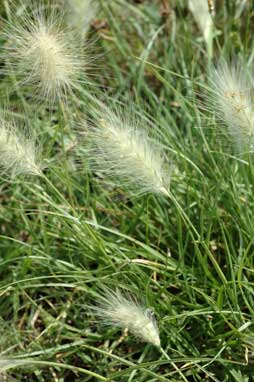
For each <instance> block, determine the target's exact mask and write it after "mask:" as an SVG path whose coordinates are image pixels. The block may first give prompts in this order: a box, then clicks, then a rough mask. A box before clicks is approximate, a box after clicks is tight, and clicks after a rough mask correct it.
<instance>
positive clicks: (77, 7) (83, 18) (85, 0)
mask: <svg viewBox="0 0 254 382" xmlns="http://www.w3.org/2000/svg"><path fill="white" fill-rule="evenodd" d="M64 1H65V8H66V19H67V23H68V25H69V27H71V28H72V29H73V30H76V31H77V32H78V33H79V34H80V36H81V37H82V38H84V37H85V35H86V33H87V30H88V28H89V25H90V23H91V21H92V19H93V18H94V17H95V15H96V12H97V10H98V3H97V0H64Z"/></svg>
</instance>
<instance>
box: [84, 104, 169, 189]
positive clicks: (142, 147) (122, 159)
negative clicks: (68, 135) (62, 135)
mask: <svg viewBox="0 0 254 382" xmlns="http://www.w3.org/2000/svg"><path fill="white" fill-rule="evenodd" d="M87 141H88V142H89V143H90V147H88V149H87V151H86V153H87V155H88V159H89V160H90V164H91V167H92V169H93V170H94V171H98V172H100V173H102V174H105V176H106V177H108V178H109V179H111V180H113V181H114V182H115V183H118V184H121V185H123V186H125V187H126V188H127V190H128V191H132V192H133V193H136V194H138V193H147V192H154V193H164V194H167V187H168V185H169V172H170V171H169V167H168V166H167V163H166V160H165V155H164V153H163V150H162V148H161V146H160V145H159V144H158V143H157V144H155V143H154V142H152V140H151V139H150V138H149V136H148V133H147V129H145V126H144V121H142V120H137V118H135V117H133V115H132V116H130V115H129V113H126V114H125V115H124V114H123V113H122V111H120V110H119V109H116V110H115V112H113V111H110V110H109V109H108V108H106V107H103V108H102V110H101V111H100V112H97V115H96V122H95V124H93V125H91V126H89V127H88V129H87Z"/></svg>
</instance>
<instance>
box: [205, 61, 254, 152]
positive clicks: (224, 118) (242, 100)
mask: <svg viewBox="0 0 254 382" xmlns="http://www.w3.org/2000/svg"><path fill="white" fill-rule="evenodd" d="M210 80H211V81H210V84H211V91H210V93H209V95H208V97H207V101H206V103H207V108H208V109H209V110H210V111H212V112H213V113H214V114H215V115H216V117H217V119H218V120H219V121H221V122H222V123H223V124H225V125H226V126H227V127H228V132H229V134H230V136H231V138H232V139H233V141H234V143H235V146H236V148H237V149H238V150H240V151H246V150H247V151H253V150H254V112H253V99H252V87H253V83H252V80H251V77H250V73H249V70H248V68H247V67H246V65H245V64H244V63H243V62H239V63H236V62H232V63H227V62H226V61H225V60H224V61H222V62H221V63H219V64H218V65H217V66H216V67H214V68H213V70H212V73H211V79H210Z"/></svg>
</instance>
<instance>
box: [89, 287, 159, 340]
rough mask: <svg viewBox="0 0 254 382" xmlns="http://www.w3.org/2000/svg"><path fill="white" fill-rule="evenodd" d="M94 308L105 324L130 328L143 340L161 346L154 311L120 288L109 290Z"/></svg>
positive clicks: (130, 330) (132, 332)
mask: <svg viewBox="0 0 254 382" xmlns="http://www.w3.org/2000/svg"><path fill="white" fill-rule="evenodd" d="M94 309H95V312H96V315H97V316H98V317H99V318H100V319H101V320H102V321H103V323H104V324H106V325H109V326H112V327H118V328H122V329H128V330H129V332H130V333H131V334H133V335H134V336H135V337H137V338H139V339H140V340H141V341H143V342H148V343H151V344H153V345H154V346H157V347H160V337H159V330H158V325H157V322H156V319H155V316H154V313H153V311H152V310H151V309H146V308H144V307H143V306H142V305H141V304H140V303H138V302H137V301H135V300H134V298H133V297H131V296H130V295H125V294H123V292H122V291H120V290H119V289H117V290H116V291H110V290H107V291H106V293H105V294H104V295H103V296H102V298H101V299H100V301H99V302H98V306H97V307H96V308H94Z"/></svg>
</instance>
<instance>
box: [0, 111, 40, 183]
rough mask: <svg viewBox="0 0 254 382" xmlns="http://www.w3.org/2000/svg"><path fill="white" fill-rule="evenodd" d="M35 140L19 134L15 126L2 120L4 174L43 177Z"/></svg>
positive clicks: (0, 148)
mask: <svg viewBox="0 0 254 382" xmlns="http://www.w3.org/2000/svg"><path fill="white" fill-rule="evenodd" d="M37 151H38V149H37V148H36V145H35V141H34V139H33V138H32V137H31V136H30V137H26V136H24V135H23V134H21V133H18V132H17V128H16V126H15V125H14V124H10V123H8V122H6V121H5V120H4V119H2V118H1V119H0V168H1V170H2V171H3V172H4V174H7V173H10V174H11V176H12V177H15V176H16V175H20V174H23V175H41V167H40V165H39V164H38V162H37V155H38V153H37Z"/></svg>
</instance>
